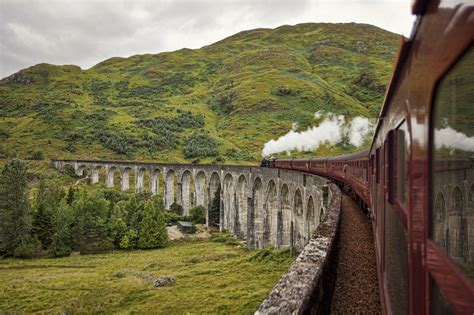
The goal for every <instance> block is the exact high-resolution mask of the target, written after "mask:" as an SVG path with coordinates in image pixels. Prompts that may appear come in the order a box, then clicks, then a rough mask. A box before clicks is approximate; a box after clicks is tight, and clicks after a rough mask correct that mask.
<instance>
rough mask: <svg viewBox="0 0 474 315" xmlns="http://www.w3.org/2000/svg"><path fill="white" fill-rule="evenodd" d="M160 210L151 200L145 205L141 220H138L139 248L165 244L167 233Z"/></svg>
mask: <svg viewBox="0 0 474 315" xmlns="http://www.w3.org/2000/svg"><path fill="white" fill-rule="evenodd" d="M161 212H162V210H160V209H159V208H158V207H155V206H154V205H153V203H151V202H148V203H147V204H146V205H145V208H144V213H143V220H142V221H141V222H140V232H139V238H138V247H139V248H155V247H164V246H166V245H167V243H168V233H167V231H166V225H165V220H164V218H163V214H162V213H161Z"/></svg>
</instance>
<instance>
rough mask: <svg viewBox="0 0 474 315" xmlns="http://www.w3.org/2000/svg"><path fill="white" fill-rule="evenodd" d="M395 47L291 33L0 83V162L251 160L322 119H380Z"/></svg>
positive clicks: (376, 36) (32, 71)
mask: <svg viewBox="0 0 474 315" xmlns="http://www.w3.org/2000/svg"><path fill="white" fill-rule="evenodd" d="M398 40H399V36H398V35H396V34H393V33H390V32H388V31H385V30H382V29H380V28H377V27H374V26H370V25H364V24H354V23H351V24H299V25H296V26H286V25H285V26H281V27H278V28H276V29H256V30H250V31H245V32H240V33H238V34H235V35H233V36H231V37H228V38H226V39H224V40H221V41H219V42H217V43H214V44H212V45H209V46H205V47H202V48H200V49H196V50H191V49H181V50H178V51H174V52H164V53H159V54H146V55H137V56H132V57H129V58H111V59H108V60H105V61H103V62H101V63H99V64H97V65H95V66H94V67H92V68H90V69H88V70H81V69H80V68H79V67H77V66H71V65H67V66H55V65H49V64H38V65H35V66H33V67H30V68H28V69H24V70H21V71H19V72H18V73H16V74H14V75H12V76H9V77H7V78H4V79H3V80H2V81H1V83H0V106H1V113H0V115H1V117H0V140H1V142H0V156H1V155H3V156H4V157H6V156H19V157H22V158H27V157H29V156H30V155H31V154H32V153H33V152H35V151H42V152H44V153H45V155H46V156H47V157H48V158H87V159H93V158H106V159H137V160H154V161H174V162H190V161H193V160H196V159H200V161H201V162H212V161H217V162H224V161H225V162H226V163H252V162H255V161H257V160H259V159H260V152H261V150H262V147H263V144H264V143H265V142H267V141H269V140H270V139H274V138H276V137H278V136H281V135H283V134H285V133H287V132H288V130H290V129H291V127H292V124H293V123H295V122H296V123H298V126H299V129H300V130H303V129H306V128H307V127H308V126H311V125H312V124H314V123H315V121H314V113H315V112H316V111H318V110H324V111H330V112H333V113H336V114H344V115H346V116H347V117H354V116H366V117H376V115H377V113H378V111H379V109H380V105H381V103H382V99H383V92H384V89H385V86H386V83H387V80H388V78H389V75H390V72H391V66H392V60H393V58H394V56H395V51H396V46H397V43H398ZM336 149H337V148H336Z"/></svg>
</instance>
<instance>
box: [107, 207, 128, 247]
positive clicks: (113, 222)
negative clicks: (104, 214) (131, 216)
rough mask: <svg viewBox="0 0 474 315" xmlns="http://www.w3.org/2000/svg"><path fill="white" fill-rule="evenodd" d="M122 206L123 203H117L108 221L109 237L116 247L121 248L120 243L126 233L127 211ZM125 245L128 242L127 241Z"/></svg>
mask: <svg viewBox="0 0 474 315" xmlns="http://www.w3.org/2000/svg"><path fill="white" fill-rule="evenodd" d="M123 205H124V202H119V203H117V204H116V205H115V206H114V207H113V208H112V212H111V214H110V219H109V229H110V236H111V237H112V240H113V242H114V245H115V246H117V247H121V245H120V243H121V241H122V239H123V237H124V236H125V234H126V233H127V223H126V221H127V211H126V210H125V207H124V206H123ZM127 243H130V242H129V241H127Z"/></svg>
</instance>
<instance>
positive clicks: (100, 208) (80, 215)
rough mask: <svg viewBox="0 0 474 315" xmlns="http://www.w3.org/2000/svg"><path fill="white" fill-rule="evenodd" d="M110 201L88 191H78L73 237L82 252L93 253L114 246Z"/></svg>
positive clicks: (75, 201)
mask: <svg viewBox="0 0 474 315" xmlns="http://www.w3.org/2000/svg"><path fill="white" fill-rule="evenodd" d="M108 207H109V202H108V201H107V200H105V199H104V198H102V197H101V196H100V195H97V194H94V195H89V194H88V193H87V192H86V191H79V192H77V193H76V198H75V200H74V201H73V203H72V208H73V215H74V219H75V220H74V227H73V237H74V243H75V245H76V247H77V249H78V250H79V251H80V252H81V253H93V252H98V251H101V250H105V249H111V248H112V240H111V237H110V235H109V228H108V224H107V221H108Z"/></svg>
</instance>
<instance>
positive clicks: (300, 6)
mask: <svg viewBox="0 0 474 315" xmlns="http://www.w3.org/2000/svg"><path fill="white" fill-rule="evenodd" d="M384 3H386V4H387V8H388V9H386V11H389V12H390V14H393V10H394V9H395V11H397V10H398V11H399V12H401V13H400V14H402V15H403V14H405V15H404V16H408V17H409V0H401V1H393V0H392V1H391V0H385V1H384ZM374 4H375V3H371V1H367V0H354V1H349V0H348V1H345V2H339V1H337V0H321V1H311V0H273V1H270V0H254V1H252V0H244V1H235V0H220V1H213V0H174V1H171V0H161V1H148V0H137V1H131V0H83V1H79V0H49V1H46V0H0V77H4V76H6V75H9V74H11V73H13V72H16V71H18V70H20V69H22V68H25V67H28V66H31V65H34V64H37V63H40V62H47V63H54V64H76V65H79V66H81V67H82V68H88V67H91V66H92V65H94V64H96V63H98V62H100V61H102V60H104V59H107V58H110V57H113V56H122V57H126V56H130V55H134V54H143V53H157V52H160V51H169V50H175V49H180V48H183V47H187V48H198V47H201V46H204V45H208V44H211V43H213V42H215V41H218V40H221V39H223V38H224V37H226V36H230V35H232V34H234V33H237V32H239V31H242V30H248V29H252V28H258V27H271V28H273V27H277V26H279V25H282V24H296V23H303V22H323V21H327V22H335V21H339V22H348V21H356V22H364V21H365V22H366V23H371V24H375V25H378V26H382V27H385V28H389V29H390V30H392V31H396V32H402V31H403V30H404V29H403V28H404V27H405V28H406V23H407V19H405V20H403V19H398V20H400V22H399V23H398V24H396V23H392V24H386V22H384V21H383V19H382V21H379V20H381V19H377V16H379V15H381V16H382V17H383V13H384V6H381V5H380V4H379V5H375V6H374ZM335 12H337V14H335ZM385 20H386V19H385ZM391 20H394V19H391ZM384 23H385V24H384Z"/></svg>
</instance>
